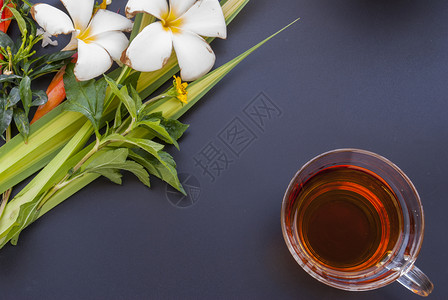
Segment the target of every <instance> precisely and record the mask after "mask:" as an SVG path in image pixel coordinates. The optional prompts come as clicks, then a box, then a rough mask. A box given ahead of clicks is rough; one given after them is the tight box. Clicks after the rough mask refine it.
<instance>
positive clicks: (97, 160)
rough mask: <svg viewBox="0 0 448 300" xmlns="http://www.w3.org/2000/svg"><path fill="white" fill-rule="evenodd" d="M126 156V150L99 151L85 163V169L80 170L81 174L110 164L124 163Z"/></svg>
mask: <svg viewBox="0 0 448 300" xmlns="http://www.w3.org/2000/svg"><path fill="white" fill-rule="evenodd" d="M128 154H129V150H128V149H126V148H119V149H114V150H106V151H99V152H97V153H96V154H95V155H93V156H92V157H91V159H90V160H88V161H87V162H86V167H85V168H81V172H82V171H91V170H95V169H101V168H104V167H106V166H108V165H111V164H120V163H124V162H125V161H126V159H127V157H128Z"/></svg>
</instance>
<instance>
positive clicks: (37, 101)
mask: <svg viewBox="0 0 448 300" xmlns="http://www.w3.org/2000/svg"><path fill="white" fill-rule="evenodd" d="M33 96H34V97H35V98H34V100H33V102H32V103H31V106H39V105H43V104H45V103H47V101H48V96H47V93H45V92H44V91H42V90H37V91H33Z"/></svg>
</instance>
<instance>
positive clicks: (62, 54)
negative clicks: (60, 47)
mask: <svg viewBox="0 0 448 300" xmlns="http://www.w3.org/2000/svg"><path fill="white" fill-rule="evenodd" d="M75 53H76V51H74V50H72V51H59V52H56V53H51V54H46V55H42V56H40V57H38V58H37V59H35V60H33V61H32V62H33V65H34V67H35V68H37V67H40V66H41V65H48V64H51V63H53V62H61V61H65V60H67V59H70V58H71V57H72V56H73V54H75Z"/></svg>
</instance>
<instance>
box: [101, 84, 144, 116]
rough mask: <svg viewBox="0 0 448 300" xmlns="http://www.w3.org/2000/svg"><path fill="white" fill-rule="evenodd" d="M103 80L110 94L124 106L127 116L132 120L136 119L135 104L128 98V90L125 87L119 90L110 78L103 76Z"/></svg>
mask: <svg viewBox="0 0 448 300" xmlns="http://www.w3.org/2000/svg"><path fill="white" fill-rule="evenodd" d="M104 78H105V79H106V81H107V83H108V84H109V86H110V88H111V90H112V92H113V93H114V94H115V95H116V96H117V97H118V99H120V101H121V102H122V103H123V104H124V106H126V108H127V110H128V112H129V114H130V115H131V117H132V118H134V119H137V104H136V100H134V99H132V97H131V96H129V93H128V89H127V87H126V86H123V87H121V89H120V88H119V87H118V85H117V83H116V82H115V80H113V79H112V78H110V77H109V76H107V75H104Z"/></svg>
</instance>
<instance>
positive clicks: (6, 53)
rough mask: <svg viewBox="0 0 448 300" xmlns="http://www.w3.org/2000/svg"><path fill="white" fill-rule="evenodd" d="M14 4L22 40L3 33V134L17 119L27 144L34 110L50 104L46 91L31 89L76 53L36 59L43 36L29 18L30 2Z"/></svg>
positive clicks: (0, 125)
mask: <svg viewBox="0 0 448 300" xmlns="http://www.w3.org/2000/svg"><path fill="white" fill-rule="evenodd" d="M12 3H15V8H14V7H8V9H9V10H10V11H11V13H12V14H13V17H12V19H14V20H15V21H16V22H17V25H18V27H19V30H20V33H21V37H20V38H19V39H17V41H16V42H14V41H13V40H12V39H11V38H10V37H9V36H8V35H7V34H6V33H4V32H0V54H2V55H3V59H0V69H1V70H2V74H1V75H0V85H1V90H0V135H2V136H3V134H4V133H5V132H6V131H8V132H10V125H11V122H12V120H14V123H15V125H16V127H17V129H18V130H19V132H20V133H21V134H22V136H23V137H24V139H25V142H26V141H27V139H28V135H29V132H30V124H29V121H28V114H29V111H30V108H31V107H32V106H39V105H42V104H45V103H46V102H47V95H46V93H45V92H44V91H42V90H32V89H31V85H32V81H33V80H34V79H36V78H38V77H40V76H42V75H45V74H48V73H51V72H55V71H57V70H59V69H60V68H61V67H62V66H64V65H65V64H67V63H68V62H69V61H70V58H71V57H72V55H73V54H74V53H75V51H64V52H57V53H53V54H49V55H43V56H36V50H34V48H35V46H36V44H37V43H39V42H40V41H41V40H42V36H39V35H37V34H36V25H35V23H34V21H33V20H32V19H31V18H30V17H29V9H30V6H29V5H28V4H27V3H22V5H21V6H20V5H19V3H18V1H15V2H12ZM6 4H7V3H6V2H5V5H6ZM19 104H21V105H19ZM4 139H5V138H4ZM5 140H6V139H5Z"/></svg>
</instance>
